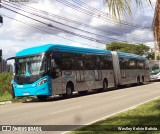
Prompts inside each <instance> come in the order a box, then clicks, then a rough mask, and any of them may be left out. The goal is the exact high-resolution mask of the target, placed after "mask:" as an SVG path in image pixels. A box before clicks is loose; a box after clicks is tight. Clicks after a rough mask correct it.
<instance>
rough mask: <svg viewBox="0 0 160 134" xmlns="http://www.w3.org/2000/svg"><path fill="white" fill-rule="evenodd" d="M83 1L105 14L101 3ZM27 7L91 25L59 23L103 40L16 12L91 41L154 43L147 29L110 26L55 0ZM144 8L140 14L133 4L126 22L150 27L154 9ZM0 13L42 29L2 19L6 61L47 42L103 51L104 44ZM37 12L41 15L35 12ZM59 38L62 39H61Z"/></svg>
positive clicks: (33, 0) (33, 1)
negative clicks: (18, 53) (22, 51)
mask: <svg viewBox="0 0 160 134" xmlns="http://www.w3.org/2000/svg"><path fill="white" fill-rule="evenodd" d="M132 1H133V0H132ZM84 2H86V3H88V5H89V6H93V7H95V8H98V9H99V10H101V11H105V12H108V11H107V9H106V8H104V7H103V6H102V5H103V0H101V1H99V0H93V1H90V0H86V1H84ZM155 2H156V0H153V7H154V5H155ZM27 5H28V6H32V7H34V8H37V9H40V10H44V11H47V12H49V13H53V14H55V15H58V16H61V17H66V18H68V19H72V20H74V21H78V22H81V23H85V24H88V25H91V26H92V27H93V28H89V27H85V26H84V25H78V24H73V23H71V22H69V21H67V20H61V22H62V23H64V24H67V25H70V26H73V27H76V28H78V29H81V30H85V31H88V32H92V33H95V34H99V35H102V36H104V37H102V36H97V35H94V34H87V33H84V32H82V31H78V30H76V29H71V28H68V27H66V26H62V25H60V24H57V23H55V22H52V21H49V20H45V19H42V18H39V17H35V16H33V15H30V14H29V13H24V12H22V11H21V10H19V11H18V12H19V13H23V14H25V15H27V16H29V17H31V18H34V19H38V20H40V21H42V22H44V23H46V24H52V25H53V26H56V27H60V28H62V29H66V30H69V31H72V32H75V33H77V34H83V35H86V36H89V37H91V38H96V39H98V40H104V41H106V43H108V42H111V41H113V40H110V39H108V38H106V37H109V38H114V39H118V40H127V41H128V42H130V43H138V41H136V40H135V39H134V38H133V37H135V38H139V39H140V40H142V41H143V42H140V43H146V44H151V45H150V46H152V45H153V43H151V42H153V36H152V31H151V30H149V29H136V28H133V27H132V28H129V27H122V26H119V25H116V24H114V23H110V22H108V21H104V20H102V19H101V17H103V16H102V15H99V16H98V17H99V18H96V17H92V16H89V15H86V14H83V13H80V12H78V11H76V10H74V9H71V8H70V7H66V6H64V5H62V4H60V3H58V2H57V1H56V0H38V1H37V0H30V2H29V3H27ZM81 6H83V5H81ZM144 6H145V9H144V11H140V10H137V8H136V6H135V3H134V4H132V11H133V14H132V17H130V19H129V20H127V21H130V22H132V23H135V24H139V25H142V26H143V27H146V26H147V27H150V26H151V24H152V20H153V9H151V7H150V6H148V4H146V3H145V5H144ZM20 8H21V9H25V7H24V6H20ZM25 10H26V9H25ZM0 11H2V13H4V14H7V15H8V16H12V17H13V18H15V19H17V20H20V21H23V22H25V23H26V24H27V25H30V24H31V25H33V26H35V27H37V28H40V29H42V30H38V29H34V28H33V27H30V26H27V25H26V24H21V23H19V22H17V21H14V20H8V19H6V18H5V17H4V25H3V27H1V30H0V37H1V38H0V43H1V45H0V49H3V52H4V57H5V59H6V58H8V57H12V56H15V54H16V53H17V52H18V51H19V50H22V49H24V48H27V47H32V46H37V45H42V44H47V43H57V44H66V45H73V46H81V47H97V48H102V49H104V48H105V45H103V44H100V43H96V42H93V41H88V40H86V39H82V38H80V37H76V36H74V35H72V34H66V33H64V32H61V31H58V30H56V29H54V28H51V27H48V26H47V25H44V24H41V23H39V22H36V21H34V20H31V19H28V18H26V17H23V16H21V15H18V14H14V13H11V12H9V11H7V10H4V9H0ZM27 11H31V12H33V10H29V9H27ZM151 12H152V13H151ZM36 13H38V14H40V13H39V12H37V11H36ZM94 15H97V12H95V14H94ZM44 16H45V17H47V18H49V19H53V20H54V21H60V19H58V18H55V17H53V16H51V15H49V14H45V15H44ZM106 16H107V14H106ZM96 29H101V30H96ZM115 33H117V34H115ZM54 35H55V36H54ZM60 36H61V37H62V38H60ZM66 38H69V39H70V40H73V41H70V40H66ZM115 41H116V40H115ZM87 44H88V45H87ZM10 48H12V49H10Z"/></svg>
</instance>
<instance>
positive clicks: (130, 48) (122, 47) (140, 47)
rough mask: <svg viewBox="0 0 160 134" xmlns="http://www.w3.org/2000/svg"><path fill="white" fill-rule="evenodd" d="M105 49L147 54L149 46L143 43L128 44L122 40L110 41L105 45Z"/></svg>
mask: <svg viewBox="0 0 160 134" xmlns="http://www.w3.org/2000/svg"><path fill="white" fill-rule="evenodd" d="M106 49H108V50H111V51H119V52H126V53H134V54H137V55H141V56H148V53H149V50H150V48H149V47H148V46H146V45H144V44H137V45H136V44H128V43H122V42H112V43H111V44H107V45H106Z"/></svg>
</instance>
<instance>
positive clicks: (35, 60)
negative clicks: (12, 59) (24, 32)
mask: <svg viewBox="0 0 160 134" xmlns="http://www.w3.org/2000/svg"><path fill="white" fill-rule="evenodd" d="M44 72H46V59H45V58H44V55H36V56H31V57H24V58H16V64H15V75H17V76H31V75H39V74H42V73H44Z"/></svg>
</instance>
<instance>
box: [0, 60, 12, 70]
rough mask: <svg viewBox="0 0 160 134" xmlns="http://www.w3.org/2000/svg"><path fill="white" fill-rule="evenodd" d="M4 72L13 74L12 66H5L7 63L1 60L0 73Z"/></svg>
mask: <svg viewBox="0 0 160 134" xmlns="http://www.w3.org/2000/svg"><path fill="white" fill-rule="evenodd" d="M5 71H7V72H13V66H12V65H11V64H8V65H7V61H6V60H4V59H2V62H0V73H2V72H5Z"/></svg>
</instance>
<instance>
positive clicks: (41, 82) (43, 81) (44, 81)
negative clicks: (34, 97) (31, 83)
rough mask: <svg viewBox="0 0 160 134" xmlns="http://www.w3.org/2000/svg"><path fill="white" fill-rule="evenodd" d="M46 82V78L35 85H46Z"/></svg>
mask: <svg viewBox="0 0 160 134" xmlns="http://www.w3.org/2000/svg"><path fill="white" fill-rule="evenodd" d="M46 82H47V78H44V79H42V80H41V81H39V82H38V83H37V85H41V84H43V83H46Z"/></svg>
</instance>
